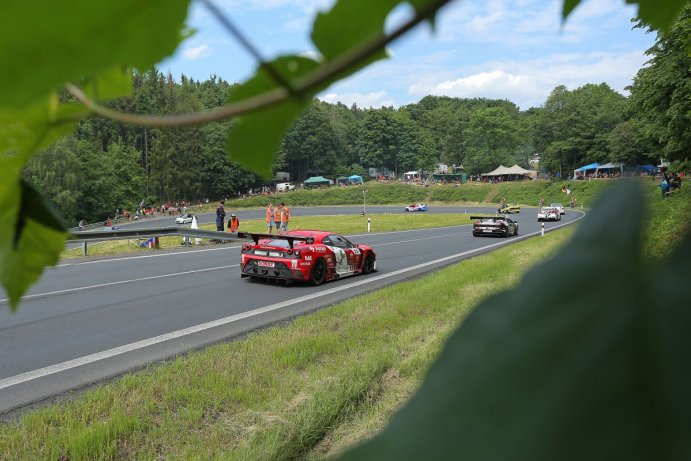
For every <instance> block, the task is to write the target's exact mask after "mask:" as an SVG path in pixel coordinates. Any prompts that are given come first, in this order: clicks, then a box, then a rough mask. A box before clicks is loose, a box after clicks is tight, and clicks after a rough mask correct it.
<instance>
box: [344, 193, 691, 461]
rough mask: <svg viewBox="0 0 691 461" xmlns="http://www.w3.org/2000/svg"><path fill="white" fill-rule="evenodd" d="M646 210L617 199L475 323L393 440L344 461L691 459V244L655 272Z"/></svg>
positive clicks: (448, 350) (627, 198)
mask: <svg viewBox="0 0 691 461" xmlns="http://www.w3.org/2000/svg"><path fill="white" fill-rule="evenodd" d="M641 203H644V200H643V195H642V193H641V191H640V189H639V187H638V186H637V185H635V184H627V183H622V184H619V185H618V186H617V187H615V188H613V189H611V190H610V191H609V193H608V194H607V195H606V196H605V197H604V199H603V200H601V203H599V204H598V205H597V206H595V207H594V211H593V212H592V214H591V215H590V216H588V217H587V218H586V219H585V220H584V222H583V224H582V225H581V226H580V228H579V230H578V231H577V233H576V235H575V236H574V239H573V241H572V242H571V243H570V244H568V245H567V247H565V248H563V249H562V250H561V251H560V252H559V253H558V254H557V255H555V256H554V258H552V259H551V260H549V261H547V262H545V263H544V264H542V265H540V266H538V267H536V268H534V269H533V270H531V271H530V272H529V273H528V274H527V275H526V276H525V278H524V280H523V281H522V282H521V283H520V285H519V286H518V287H517V288H516V289H514V290H512V291H510V292H506V293H504V294H500V295H498V296H495V297H493V298H490V299H488V300H487V301H485V302H483V303H482V304H480V305H479V306H478V307H477V308H476V309H475V310H474V311H473V313H472V314H471V315H469V316H468V317H467V319H466V320H465V321H464V322H463V324H462V325H461V326H460V327H459V328H458V330H457V331H456V332H455V333H454V334H453V335H452V337H451V338H450V339H449V341H448V343H447V344H446V346H445V348H444V350H443V351H442V353H441V355H440V357H439V359H438V361H437V362H436V363H435V364H434V365H433V367H432V368H431V370H430V372H429V375H428V376H427V378H426V380H425V382H424V383H423V385H422V387H421V388H420V390H419V392H418V393H417V394H416V395H415V396H413V398H412V399H411V401H410V402H409V403H408V404H407V405H406V406H405V407H404V408H403V409H402V410H401V411H400V413H399V414H397V415H396V416H395V417H394V418H393V419H392V421H391V423H390V425H389V427H388V428H387V429H385V431H384V432H383V433H381V434H380V435H379V436H376V437H375V438H374V439H372V440H371V441H369V442H366V443H365V444H364V445H362V446H360V447H358V448H355V449H354V450H351V451H350V452H348V453H346V454H345V455H344V456H342V457H341V458H339V459H340V460H341V461H344V460H369V459H371V460H375V459H376V460H397V461H401V460H420V459H434V460H436V461H443V460H457V459H466V460H499V459H530V460H554V459H559V460H583V459H589V460H598V459H601V460H610V459H634V460H644V459H645V460H647V459H668V460H678V459H690V458H691V445H689V444H688V428H689V427H691V407H690V404H691V398H690V397H689V394H688V389H691V367H689V366H688V357H689V353H691V344H690V340H689V334H688V332H689V327H690V326H691V316H690V314H689V313H690V312H691V311H690V310H689V309H688V300H687V299H686V297H685V296H686V293H685V292H684V291H683V290H682V287H683V286H685V284H687V283H688V280H691V254H690V252H691V249H690V247H691V242H690V241H689V238H688V237H687V239H686V241H685V242H684V244H683V246H681V247H680V248H679V250H678V252H677V254H676V255H675V256H674V257H673V258H672V259H671V260H670V261H668V262H667V263H665V264H664V265H663V266H662V267H661V268H659V269H660V270H659V271H658V272H656V271H654V270H651V269H654V268H651V267H647V266H646V265H645V263H644V261H643V259H642V258H641V255H640V253H639V251H640V250H639V249H640V246H641V245H640V242H639V240H640V229H641V223H642V215H643V210H642V209H641ZM656 274H659V276H656Z"/></svg>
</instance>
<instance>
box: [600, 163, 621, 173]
mask: <svg viewBox="0 0 691 461" xmlns="http://www.w3.org/2000/svg"><path fill="white" fill-rule="evenodd" d="M600 170H619V174H620V175H622V176H623V175H624V164H623V163H605V164H604V165H600V166H599V167H597V168H595V174H597V173H599V172H600Z"/></svg>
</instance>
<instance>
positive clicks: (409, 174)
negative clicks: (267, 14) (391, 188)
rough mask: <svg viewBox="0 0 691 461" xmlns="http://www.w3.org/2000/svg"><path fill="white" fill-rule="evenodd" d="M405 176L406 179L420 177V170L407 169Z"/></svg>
mask: <svg viewBox="0 0 691 461" xmlns="http://www.w3.org/2000/svg"><path fill="white" fill-rule="evenodd" d="M403 177H404V178H405V179H415V178H419V177H420V172H419V171H407V172H405V173H403Z"/></svg>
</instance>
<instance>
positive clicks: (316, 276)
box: [310, 258, 326, 286]
mask: <svg viewBox="0 0 691 461" xmlns="http://www.w3.org/2000/svg"><path fill="white" fill-rule="evenodd" d="M324 280H326V263H325V262H324V260H323V259H321V258H319V259H317V260H316V261H315V262H314V264H313V265H312V270H311V271H310V284H312V285H314V286H317V285H321V284H322V283H324Z"/></svg>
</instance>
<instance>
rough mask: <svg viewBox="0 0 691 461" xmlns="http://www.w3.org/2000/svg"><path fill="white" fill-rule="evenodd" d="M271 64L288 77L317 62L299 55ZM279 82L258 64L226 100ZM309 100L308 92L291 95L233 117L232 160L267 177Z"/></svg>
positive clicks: (304, 71)
mask: <svg viewBox="0 0 691 461" xmlns="http://www.w3.org/2000/svg"><path fill="white" fill-rule="evenodd" d="M271 65H272V66H273V67H274V69H276V70H277V71H278V72H279V73H280V74H281V75H283V77H284V78H286V79H287V80H289V81H291V80H294V79H295V78H297V77H300V76H302V75H305V74H307V73H308V72H311V71H313V70H314V69H316V68H317V66H318V65H317V63H316V62H315V61H313V60H311V59H308V58H304V57H300V56H284V57H280V58H277V59H276V60H274V61H273V62H271ZM278 86H279V85H278V84H277V83H276V82H275V81H274V80H273V79H272V78H271V77H270V76H269V75H268V73H267V72H266V71H265V70H264V69H263V68H262V67H260V68H259V69H258V70H257V73H256V75H255V76H254V77H252V78H251V79H250V80H248V81H247V82H245V83H243V84H242V85H241V86H239V87H237V88H234V89H233V90H232V92H231V94H230V97H229V99H228V103H233V102H237V101H242V100H244V99H248V98H251V97H253V96H257V95H259V94H262V93H264V92H266V91H270V90H273V89H275V88H277V87H278ZM311 101H312V98H311V96H309V97H305V98H303V99H296V98H290V99H288V100H286V101H283V102H281V103H279V104H277V105H275V106H272V107H267V108H264V109H260V110H258V111H256V112H253V113H251V114H248V115H243V116H241V117H237V118H235V119H234V124H233V128H232V129H231V131H230V134H229V135H228V142H227V150H228V153H229V156H230V158H231V160H232V161H234V162H237V163H239V164H240V165H242V166H243V167H245V168H247V169H250V170H252V171H255V172H256V173H258V174H260V175H262V176H264V177H269V176H270V175H271V165H272V164H273V158H274V155H275V154H276V151H277V150H278V147H279V146H280V144H281V140H282V139H283V136H284V135H285V133H286V131H288V128H290V126H291V125H292V124H293V122H294V121H295V119H296V118H297V117H298V115H300V113H302V111H303V110H305V108H306V107H307V106H308V105H309V104H310V103H311Z"/></svg>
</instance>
